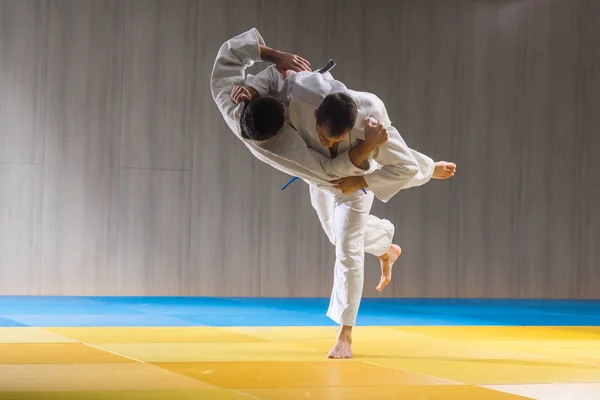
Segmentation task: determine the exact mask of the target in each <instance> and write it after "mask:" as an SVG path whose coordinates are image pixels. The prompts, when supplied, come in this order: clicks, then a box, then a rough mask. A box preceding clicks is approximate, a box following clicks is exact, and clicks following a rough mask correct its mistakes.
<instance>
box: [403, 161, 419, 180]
mask: <svg viewBox="0 0 600 400" xmlns="http://www.w3.org/2000/svg"><path fill="white" fill-rule="evenodd" d="M404 168H405V169H406V175H407V176H409V177H410V178H414V177H415V176H417V174H418V173H419V171H420V170H421V168H420V167H419V163H418V162H417V161H416V160H414V162H411V163H409V164H407V165H405V166H404Z"/></svg>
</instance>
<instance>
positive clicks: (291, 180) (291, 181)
mask: <svg viewBox="0 0 600 400" xmlns="http://www.w3.org/2000/svg"><path fill="white" fill-rule="evenodd" d="M296 179H298V177H297V176H295V177H293V178H292V179H290V180H289V181H288V183H286V184H285V185H283V187H282V188H281V190H284V189H285V188H287V187H288V186H290V185H291V184H292V183H293V182H294V181H295V180H296ZM360 190H362V191H363V193H364V194H367V191H366V190H365V188H362V189H360Z"/></svg>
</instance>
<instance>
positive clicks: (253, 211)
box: [190, 1, 274, 296]
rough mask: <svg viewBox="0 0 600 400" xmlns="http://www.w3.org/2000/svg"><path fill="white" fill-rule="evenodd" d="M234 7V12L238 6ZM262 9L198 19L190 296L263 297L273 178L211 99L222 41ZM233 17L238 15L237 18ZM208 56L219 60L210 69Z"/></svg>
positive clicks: (208, 6) (203, 14)
mask: <svg viewBox="0 0 600 400" xmlns="http://www.w3.org/2000/svg"><path fill="white" fill-rule="evenodd" d="M234 3H235V4H234ZM256 5H257V2H252V1H251V2H244V3H239V2H232V1H224V2H222V3H221V2H202V3H200V9H199V13H198V37H199V42H200V43H202V47H201V49H202V51H201V52H199V53H198V62H197V65H198V71H197V76H198V77H199V79H197V80H196V98H197V99H198V105H197V114H196V118H197V119H196V120H197V126H198V130H197V132H196V134H195V136H194V163H193V189H192V221H194V222H193V224H192V231H191V274H192V275H191V279H190V280H191V282H192V287H191V293H192V294H193V295H211V296H258V295H259V294H260V271H261V270H260V231H261V229H262V224H263V222H262V220H261V218H260V212H261V211H260V210H261V208H262V206H261V199H262V193H261V188H262V179H263V174H262V173H260V172H261V171H262V172H274V170H272V169H271V168H269V167H267V166H265V165H259V164H261V163H260V162H258V161H257V160H255V159H254V157H253V156H252V155H251V154H250V153H249V152H248V150H247V149H246V147H245V146H244V144H243V143H242V142H241V141H240V140H239V139H237V138H236V137H235V136H234V134H233V132H231V131H230V130H229V128H228V127H227V125H226V123H225V121H224V120H223V117H222V116H221V113H220V112H219V110H218V108H217V106H216V105H215V103H214V101H213V99H212V97H211V93H210V86H209V83H210V82H209V80H210V74H211V71H212V65H213V63H214V57H215V56H216V54H217V51H218V49H219V47H220V46H221V45H222V44H223V41H222V40H220V39H217V36H221V35H226V36H227V35H229V36H231V37H233V36H234V35H236V34H237V33H236V32H243V31H244V30H246V29H247V28H246V26H247V23H248V20H247V19H250V20H256V19H257V17H258V8H257V7H256ZM234 10H235V12H234ZM208 54H214V55H215V56H212V60H211V62H208V61H207V57H208Z"/></svg>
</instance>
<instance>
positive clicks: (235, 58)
mask: <svg viewBox="0 0 600 400" xmlns="http://www.w3.org/2000/svg"><path fill="white" fill-rule="evenodd" d="M271 52H272V53H271ZM277 57H280V59H278V58H277ZM296 57H297V56H294V55H289V54H288V53H281V52H279V53H277V52H276V51H274V50H272V49H269V48H267V47H266V46H265V44H264V41H263V39H262V37H261V36H260V34H259V33H258V31H257V30H255V29H252V30H250V31H248V32H245V33H243V34H241V35H239V36H237V37H235V38H233V39H230V40H229V41H227V42H226V43H225V44H224V45H223V46H222V47H221V49H220V50H219V54H218V56H217V60H216V62H215V66H214V68H213V75H212V79H211V89H212V93H213V97H214V99H215V101H216V103H217V104H218V105H219V108H220V110H221V112H222V114H223V116H224V118H225V119H226V121H227V122H228V124H229V126H230V128H231V129H232V130H233V131H234V132H235V133H236V135H237V136H238V137H240V138H241V139H242V140H243V141H244V143H245V144H246V146H247V147H248V148H249V149H250V150H251V151H252V152H253V154H255V155H256V156H257V158H259V159H261V160H262V161H264V162H266V163H268V164H270V165H272V166H273V167H275V168H277V169H279V170H281V171H283V172H286V173H288V174H291V175H296V176H299V177H300V178H302V179H303V180H305V181H306V182H307V183H309V185H310V193H311V203H312V205H313V207H314V208H315V210H316V212H317V214H318V216H319V219H320V221H321V224H322V226H323V229H324V230H325V232H326V234H327V236H328V238H329V240H330V241H331V242H332V243H333V244H334V245H335V248H336V263H335V273H334V287H333V290H332V295H331V302H330V307H329V310H328V312H327V315H328V316H329V317H330V318H331V319H332V320H334V321H335V322H336V323H338V324H340V326H341V329H340V333H339V335H338V340H337V343H336V345H335V346H334V348H333V349H332V351H331V352H330V354H329V356H330V357H333V358H348V357H351V348H350V345H351V339H352V338H351V332H352V327H353V326H354V325H355V324H356V316H357V313H358V309H359V305H360V300H361V297H362V290H363V281H364V252H365V251H366V252H368V253H370V254H373V255H375V256H377V257H379V258H380V260H381V264H382V279H381V282H380V284H379V286H378V290H382V289H383V287H384V286H385V285H386V284H387V283H388V282H389V280H390V279H391V269H392V265H393V263H394V261H395V260H396V259H397V258H398V256H399V255H400V251H401V250H400V248H399V247H398V246H396V245H394V244H392V239H393V235H394V226H393V224H392V223H391V222H390V221H387V220H383V219H379V218H377V217H375V216H372V215H370V210H371V206H372V203H373V199H374V196H377V197H378V198H379V199H381V200H382V201H384V202H387V201H388V200H389V199H390V198H391V197H393V196H394V195H395V194H396V193H397V192H398V191H400V190H402V189H406V188H409V187H414V186H420V185H423V184H424V183H426V182H428V181H429V179H431V178H432V176H434V174H435V176H434V177H436V178H448V177H450V176H452V175H453V174H454V168H455V166H454V165H453V164H451V163H445V162H439V163H434V162H433V160H431V158H429V157H427V156H425V155H423V154H421V153H418V152H416V151H414V150H411V149H410V148H408V146H407V145H406V143H405V142H404V140H403V139H402V137H401V136H400V134H399V133H398V131H397V130H396V129H395V128H393V127H392V125H391V121H390V120H389V117H388V115H387V111H386V110H385V106H384V105H383V103H382V102H381V100H379V99H378V98H377V97H376V96H374V95H372V94H370V93H364V92H356V91H351V90H349V89H347V88H346V87H345V86H344V85H343V84H341V83H340V82H338V81H335V80H334V79H333V77H331V75H330V74H319V73H311V72H301V71H306V70H307V69H308V68H307V67H308V65H307V64H308V63H307V62H305V60H303V59H301V58H296ZM263 59H265V60H267V61H273V62H275V64H276V67H277V68H274V67H270V68H267V69H266V70H265V71H263V72H262V73H260V74H258V75H256V76H254V77H252V76H249V77H248V80H247V82H246V83H247V85H248V87H250V88H252V89H246V91H244V89H243V87H242V86H243V85H244V83H245V82H244V70H245V68H246V67H248V66H250V65H252V63H253V62H255V61H261V60H263ZM294 61H296V62H297V64H296V65H294ZM286 63H287V64H286ZM286 69H291V70H293V71H295V72H298V73H296V74H289V73H286V74H285V75H286V76H287V79H286V80H285V81H284V80H283V78H282V76H281V74H280V73H281V72H284V73H285V72H286V71H285V70H286ZM249 90H252V92H253V93H251V92H250V91H249ZM232 94H233V98H232ZM253 94H254V95H255V96H253ZM272 95H276V96H275V97H277V98H279V99H280V100H282V102H283V104H284V105H285V106H286V107H285V109H284V111H283V112H285V111H287V112H288V118H289V120H288V121H285V122H283V117H282V115H283V114H282V111H281V110H280V109H279V108H278V107H277V106H276V104H277V102H275V101H272V99H273V97H272ZM250 97H254V98H253V99H251V98H250ZM256 97H258V99H262V100H263V101H262V102H260V100H257V99H256ZM265 99H266V100H265ZM236 100H237V101H239V100H246V101H245V102H240V104H239V105H236ZM265 110H269V111H270V113H271V114H270V116H271V118H270V119H268V118H267V120H268V121H269V123H267V122H266V121H265V119H264V115H265V112H266V111H265ZM255 115H256V116H258V118H257V120H253V118H254V116H255ZM368 117H374V118H375V119H376V120H378V121H379V122H380V125H379V129H378V130H377V128H375V127H373V126H372V124H367V123H366V121H367V118H368ZM260 118H263V119H262V120H261V119H260ZM270 123H272V124H273V125H270ZM282 126H283V127H282ZM382 126H383V127H385V130H386V131H387V134H389V140H387V141H385V140H381V137H382V135H381V128H382ZM375 130H377V132H379V135H372V136H375V137H378V139H371V140H368V139H369V135H366V136H365V132H367V133H369V132H373V131H375ZM296 131H297V132H296ZM365 138H366V139H367V140H365V142H362V143H361V140H363V139H365ZM253 139H254V140H253ZM378 146H379V147H378ZM371 153H372V154H371ZM365 161H366V164H365ZM338 178H342V179H338ZM332 181H333V183H332ZM361 188H367V191H366V193H363V192H362V191H360V190H359V189H361Z"/></svg>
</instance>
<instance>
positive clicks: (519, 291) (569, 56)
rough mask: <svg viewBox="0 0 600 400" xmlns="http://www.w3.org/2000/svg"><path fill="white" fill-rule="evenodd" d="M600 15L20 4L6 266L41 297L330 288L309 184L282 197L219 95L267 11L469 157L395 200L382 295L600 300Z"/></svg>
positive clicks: (313, 0) (3, 144)
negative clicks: (449, 174) (226, 56)
mask: <svg viewBox="0 0 600 400" xmlns="http://www.w3.org/2000/svg"><path fill="white" fill-rule="evenodd" d="M599 19H600V2H598V1H595V0H570V1H566V0H527V1H525V0H497V1H475V0H422V1H414V0H374V1H371V2H366V1H362V0H332V1H327V2H320V1H317V0H306V1H294V2H285V3H284V2H281V1H277V0H223V1H195V0H163V1H160V0H102V1H100V0H85V1H83V0H82V1H78V0H72V1H62V0H45V1H43V0H38V1H33V0H23V1H21V0H19V1H17V0H0V22H1V23H0V32H1V33H2V34H1V36H0V78H1V79H0V128H1V129H0V170H1V171H4V172H2V173H0V176H1V177H2V178H0V181H2V182H4V184H2V185H0V210H3V211H0V212H3V213H4V214H1V215H2V218H3V219H2V220H0V232H1V233H0V250H2V254H0V260H1V261H0V271H1V272H0V273H2V274H4V275H3V276H10V277H11V278H10V279H12V281H11V282H13V284H11V285H12V286H11V287H10V288H11V290H13V291H16V292H21V293H37V292H39V291H40V289H41V290H42V292H44V293H60V294H136V295H157V294H180V295H188V294H191V295H206V296H208V295H210V296H219V295H223V296H316V295H319V296H329V293H330V290H331V287H330V286H331V281H332V273H333V254H334V253H333V248H332V246H331V245H330V244H329V243H328V241H327V239H326V237H325V235H324V234H323V232H321V228H320V225H319V222H318V219H317V217H316V214H315V213H314V211H313V210H312V207H311V206H310V200H309V196H308V190H307V188H306V185H305V184H304V183H301V182H298V183H295V184H294V185H293V186H292V187H290V188H288V189H287V190H286V191H285V192H280V191H279V188H280V187H281V185H282V184H283V183H285V182H286V181H287V179H289V177H287V176H286V175H285V174H282V173H280V172H279V171H277V170H275V169H273V168H271V167H269V166H267V165H265V164H263V163H261V162H259V161H257V160H256V159H255V158H254V157H252V155H251V154H250V153H249V152H248V150H247V149H246V148H245V146H244V145H243V144H242V143H241V142H240V141H239V140H238V139H237V138H236V137H235V136H234V134H233V133H232V132H230V131H229V129H228V127H227V126H226V124H225V122H224V121H223V119H222V117H221V115H220V114H219V112H218V110H217V107H216V105H215V104H214V102H213V100H212V98H211V95H210V88H209V78H210V72H211V69H212V66H213V62H214V57H215V55H216V52H217V50H218V48H219V46H221V44H222V43H223V42H224V41H225V40H227V39H229V38H231V37H233V36H234V35H237V34H239V33H241V32H243V31H246V30H248V29H250V28H252V27H256V28H258V29H259V31H260V32H261V33H262V34H263V37H264V38H265V40H266V42H267V44H268V45H270V46H272V47H275V48H280V49H282V50H285V51H290V52H295V53H298V54H300V55H302V56H304V57H306V58H308V59H309V60H310V61H311V63H312V65H313V67H318V66H320V65H322V64H324V63H325V62H326V61H327V60H328V59H329V58H333V59H335V60H336V62H337V64H338V65H337V67H336V68H335V69H334V70H333V75H334V76H335V77H336V78H338V79H340V80H341V81H342V82H344V83H345V84H346V85H347V86H348V87H350V88H352V89H357V90H366V91H370V92H373V93H375V94H377V95H378V96H379V97H380V98H381V99H383V100H384V102H385V104H386V106H387V109H388V112H389V114H390V116H391V119H392V121H393V122H394V125H395V126H396V127H397V128H398V129H399V130H400V132H401V133H402V135H403V137H404V138H405V140H406V141H407V143H408V144H409V145H410V146H411V147H413V148H415V149H417V150H419V151H421V152H423V153H425V154H428V155H430V156H431V157H433V158H434V159H443V160H451V161H455V162H456V163H457V164H458V175H457V176H456V177H455V178H454V179H453V180H451V181H447V182H440V181H432V182H431V183H429V184H427V185H426V186H424V187H421V188H415V189H412V190H408V191H405V192H401V193H400V194H399V195H398V196H396V197H395V198H394V199H392V200H391V201H390V202H389V203H387V204H382V203H380V202H377V201H376V202H375V204H374V207H373V213H374V214H376V215H377V216H379V217H382V218H387V219H389V220H390V221H392V222H393V223H394V224H395V226H396V239H395V241H396V243H398V244H399V245H401V246H402V248H403V255H402V257H401V258H400V261H399V262H398V264H397V265H396V267H395V270H394V279H393V282H392V284H391V285H390V286H389V288H388V289H386V291H384V292H383V293H378V292H375V291H374V289H373V288H374V286H375V284H376V283H377V280H378V279H379V264H378V261H377V259H376V258H375V257H371V256H367V257H366V265H365V268H366V269H367V270H366V272H365V295H366V296H382V297H386V296H388V297H526V298H527V297H529V298H531V297H548V298H591V297H599V296H600V285H598V284H597V282H598V280H599V279H600V269H599V268H598V265H599V263H600V246H598V243H600V228H599V227H600V178H599V176H598V174H597V173H596V172H595V171H596V170H597V168H595V162H594V157H595V156H596V155H597V154H600V117H599V116H598V115H600V113H598V112H597V108H598V107H597V104H600V47H598V46H597V39H598V38H599V37H600V24H598V23H597V21H598V20H599ZM263 67H264V64H258V65H257V66H256V67H254V68H252V71H253V72H256V71H258V70H259V69H260V68H263ZM23 163H40V164H43V173H42V172H40V171H39V170H36V169H35V168H34V167H30V166H27V165H21V164H23ZM40 168H41V167H40ZM21 181H24V183H25V184H24V185H21V186H19V185H17V182H21ZM41 181H43V182H41ZM7 182H8V183H7ZM41 197H43V201H42V200H40V199H41ZM41 204H43V211H42V206H41ZM8 210H10V211H8ZM15 213H16V214H15ZM40 214H42V215H40ZM15 215H17V216H18V220H19V221H26V222H27V224H26V226H21V225H17V222H16V221H17V220H15V219H14V218H15ZM5 220H10V221H11V222H9V223H6V222H5ZM36 221H37V222H36ZM39 221H43V223H41V222H39ZM36 224H37V225H36ZM6 227H8V228H6ZM10 230H15V232H16V233H17V236H11V235H8V233H10ZM15 237H19V238H21V239H19V245H18V246H17V247H14V246H13V244H14V242H12V241H13V240H15V239H14V238H15ZM42 242H43V246H42V244H41V243H42ZM8 249H10V250H8ZM42 250H43V251H42ZM7 251H8V252H7ZM41 251H42V253H40V252H41ZM40 254H43V257H42V260H41V261H39V263H38V264H36V262H38V261H36V260H39V257H40ZM7 260H8V264H7ZM7 265H10V267H7ZM7 268H8V269H7ZM10 268H14V270H13V269H10ZM17 269H18V271H19V272H17ZM40 276H41V277H42V281H41V283H40V279H39V278H40ZM0 285H4V283H0ZM0 287H2V288H4V287H5V286H0Z"/></svg>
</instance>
